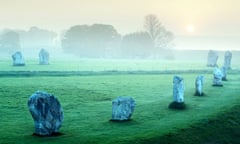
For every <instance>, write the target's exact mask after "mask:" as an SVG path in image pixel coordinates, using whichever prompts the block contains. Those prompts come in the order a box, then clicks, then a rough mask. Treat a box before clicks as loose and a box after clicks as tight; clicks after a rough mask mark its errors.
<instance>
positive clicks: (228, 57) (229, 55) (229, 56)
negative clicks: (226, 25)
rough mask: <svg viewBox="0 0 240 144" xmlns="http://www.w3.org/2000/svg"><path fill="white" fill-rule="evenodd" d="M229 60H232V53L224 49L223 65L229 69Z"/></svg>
mask: <svg viewBox="0 0 240 144" xmlns="http://www.w3.org/2000/svg"><path fill="white" fill-rule="evenodd" d="M231 60H232V53H231V52H230V51H226V52H225V54H224V67H225V68H226V69H227V70H228V69H231Z"/></svg>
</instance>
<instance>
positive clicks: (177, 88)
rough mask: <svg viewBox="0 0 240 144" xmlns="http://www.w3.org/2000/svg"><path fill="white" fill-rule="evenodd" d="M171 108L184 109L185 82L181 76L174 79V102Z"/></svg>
mask: <svg viewBox="0 0 240 144" xmlns="http://www.w3.org/2000/svg"><path fill="white" fill-rule="evenodd" d="M169 108H176V109H184V108H185V104H184V80H183V78H182V77H180V76H174V78H173V102H172V103H171V104H170V105H169Z"/></svg>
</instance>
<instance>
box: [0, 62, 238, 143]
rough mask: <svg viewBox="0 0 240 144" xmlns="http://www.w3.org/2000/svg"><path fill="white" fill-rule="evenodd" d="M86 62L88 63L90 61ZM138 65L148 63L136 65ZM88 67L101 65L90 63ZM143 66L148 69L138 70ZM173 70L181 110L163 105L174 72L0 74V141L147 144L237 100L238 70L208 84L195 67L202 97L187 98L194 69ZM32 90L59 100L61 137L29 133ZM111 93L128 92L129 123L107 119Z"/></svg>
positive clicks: (8, 68) (169, 93)
mask: <svg viewBox="0 0 240 144" xmlns="http://www.w3.org/2000/svg"><path fill="white" fill-rule="evenodd" d="M6 63H7V62H2V63H1V65H2V67H3V69H2V71H6V72H8V71H19V70H21V71H45V70H48V71H51V70H55V71H64V70H66V69H67V70H70V69H71V67H74V68H72V69H71V71H72V70H73V71H74V70H81V69H75V68H78V66H77V65H79V67H81V66H80V64H76V63H75V65H74V63H73V64H72V65H73V66H71V65H70V66H69V67H68V66H67V65H65V64H63V65H61V64H59V63H58V64H56V65H54V63H53V64H51V65H49V66H39V65H34V66H33V65H29V67H12V66H9V65H7V64H6ZM86 63H88V62H87V61H86ZM99 63H101V64H99V67H100V66H101V68H102V67H107V68H108V69H109V70H110V69H112V68H114V67H118V66H119V65H117V63H116V64H115V65H114V64H111V65H109V66H108V64H109V63H107V64H106V65H104V64H105V63H104V62H99ZM119 63H120V62H119ZM121 64H122V63H121ZM87 65H88V64H85V66H87ZM126 65H129V63H126ZM166 65H168V64H166ZM174 65H178V66H179V67H181V65H182V64H179V63H174ZM193 65H194V66H192V67H187V68H186V70H189V69H194V68H196V67H197V65H198V64H193ZM89 66H92V65H91V61H90V64H89ZM110 66H112V67H110ZM139 66H140V67H149V68H150V67H154V65H146V66H145V65H144V64H142V63H141V64H140V65H139ZM120 67H121V65H120ZM202 67H203V66H202ZM42 69H45V70H42ZM169 69H170V68H169ZM207 69H209V68H207ZM86 70H91V68H86ZM92 70H101V69H100V68H99V69H98V68H96V67H92ZM114 70H115V69H114ZM117 70H119V69H117ZM120 70H123V69H120ZM144 70H148V69H147V68H144ZM158 70H159V69H158ZM176 70H178V69H176ZM183 70H184V69H183ZM204 70H205V69H204ZM176 74H177V75H181V76H182V77H184V81H185V103H186V105H187V109H186V110H184V111H181V110H170V109H168V105H169V103H170V102H172V79H173V76H174V75H175V74H147V72H146V73H145V74H117V73H116V74H113V75H90V76H73V75H71V74H70V75H68V76H61V77H60V76H4V77H3V76H2V77H1V78H0V84H1V88H0V143H104V144H105V143H144V142H146V143H147V141H148V140H154V139H157V138H158V137H161V136H164V135H166V134H169V133H175V132H178V131H179V130H181V129H185V128H188V127H189V126H192V125H195V124H197V123H199V122H205V121H208V120H209V119H211V118H214V117H216V116H217V115H219V114H220V113H224V112H227V111H229V110H230V109H231V108H232V107H234V106H236V105H238V104H239V100H240V97H239V93H240V89H239V85H240V75H239V74H238V73H231V71H230V74H229V75H228V79H229V81H227V82H224V87H212V86H211V85H212V74H209V73H202V71H199V74H203V75H204V76H205V81H204V93H205V94H206V96H204V97H196V96H193V95H194V92H195V89H194V81H195V77H196V76H197V75H198V73H197V72H196V73H185V72H184V73H176ZM37 90H42V91H46V92H48V93H51V94H54V95H55V96H56V97H57V98H58V99H59V101H60V103H61V105H62V107H63V110H64V122H63V125H62V127H61V129H60V132H61V133H63V135H61V136H58V137H46V138H42V137H36V136H33V135H32V134H33V132H34V125H33V120H32V117H31V115H30V113H29V111H28V108H27V100H28V98H29V97H30V95H31V94H33V93H34V92H35V91H37ZM117 96H131V97H132V98H134V99H135V101H136V107H135V111H134V114H133V116H132V120H131V121H129V122H124V123H114V122H109V120H110V119H111V101H112V100H113V99H114V98H116V97H117ZM151 143H154V141H151Z"/></svg>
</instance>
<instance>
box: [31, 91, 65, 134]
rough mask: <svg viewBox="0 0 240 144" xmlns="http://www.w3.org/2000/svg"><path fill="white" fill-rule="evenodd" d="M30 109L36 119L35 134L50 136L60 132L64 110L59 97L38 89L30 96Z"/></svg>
mask: <svg viewBox="0 0 240 144" xmlns="http://www.w3.org/2000/svg"><path fill="white" fill-rule="evenodd" d="M28 109H29V111H30V113H31V115H32V117H33V120H34V125H35V134H37V135H40V136H49V135H53V134H56V133H58V130H59V128H60V127H61V124H62V121H63V110H62V107H61V105H60V103H59V101H58V100H57V98H55V97H54V96H53V95H51V94H48V93H46V92H39V91H37V92H35V93H34V94H33V95H31V97H30V98H29V100H28Z"/></svg>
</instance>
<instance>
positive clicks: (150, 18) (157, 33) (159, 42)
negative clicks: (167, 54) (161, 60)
mask: <svg viewBox="0 0 240 144" xmlns="http://www.w3.org/2000/svg"><path fill="white" fill-rule="evenodd" d="M144 27H145V29H146V31H147V32H148V33H149V35H150V36H151V39H152V41H153V43H154V50H153V55H155V57H158V56H157V55H158V54H159V53H160V52H161V49H168V48H171V47H173V43H172V41H173V39H174V35H173V33H172V32H170V31H168V30H166V29H165V27H164V26H163V25H162V24H161V23H160V21H159V19H158V18H157V16H156V15H153V14H149V15H147V16H145V23H144Z"/></svg>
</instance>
